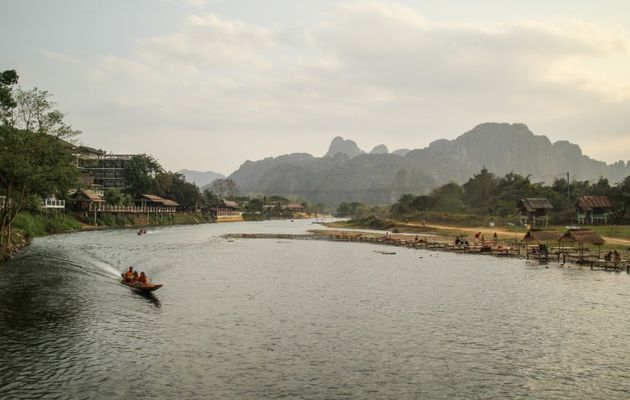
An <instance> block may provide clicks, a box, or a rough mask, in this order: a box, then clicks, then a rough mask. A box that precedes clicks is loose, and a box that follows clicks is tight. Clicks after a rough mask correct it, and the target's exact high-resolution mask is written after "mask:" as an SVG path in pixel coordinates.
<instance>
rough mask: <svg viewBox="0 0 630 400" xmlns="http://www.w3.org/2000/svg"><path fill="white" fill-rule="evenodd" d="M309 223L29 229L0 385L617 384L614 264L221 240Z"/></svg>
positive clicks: (275, 393)
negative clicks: (127, 276) (146, 289)
mask: <svg viewBox="0 0 630 400" xmlns="http://www.w3.org/2000/svg"><path fill="white" fill-rule="evenodd" d="M312 227H314V225H312V224H311V222H310V221H299V220H298V221H296V222H294V223H291V222H289V221H269V222H257V223H231V224H207V225H196V226H177V227H165V228H152V229H150V232H149V233H148V234H146V235H143V236H137V235H136V233H135V231H133V230H112V231H98V232H81V233H75V234H66V235H57V236H49V237H45V238H37V239H36V240H35V241H34V242H33V244H32V245H31V246H29V247H28V248H27V249H25V250H24V251H23V252H22V253H21V254H20V255H19V256H18V257H16V258H15V259H14V260H12V261H10V262H8V263H5V264H2V265H0V398H3V399H35V398H51V399H57V398H58V399H68V398H71V399H75V398H76V399H102V398H121V399H124V398H138V399H145V398H146V399H150V398H151V399H152V398H160V399H175V398H177V399H195V398H200V399H205V398H216V399H272V398H273V399H275V398H288V399H370V398H375V399H416V398H422V399H514V398H519V399H584V398H589V399H608V400H610V399H627V398H630V381H629V380H628V378H629V377H630V345H629V344H628V342H629V341H628V336H629V335H630V318H629V312H628V310H630V276H628V275H627V274H625V273H623V274H619V273H605V272H601V271H596V272H593V271H590V270H589V269H580V268H576V267H574V268H567V267H560V266H558V265H553V264H552V265H551V266H550V267H549V268H545V267H541V266H540V265H537V264H535V263H528V262H526V261H524V260H516V259H499V258H493V257H485V256H471V255H458V254H450V253H437V252H429V251H423V250H411V249H404V248H396V249H395V251H396V253H397V254H396V255H382V254H378V253H375V252H374V250H375V249H379V248H381V247H378V246H377V245H373V244H355V243H340V242H327V241H315V240H312V241H311V240H295V241H288V240H273V239H260V240H258V239H237V240H227V239H225V238H222V237H221V235H223V234H225V233H236V232H247V233H269V232H273V233H303V232H305V231H306V230H307V229H310V228H312ZM387 249H390V248H387ZM128 265H134V266H136V267H137V268H138V269H141V270H144V271H146V272H147V274H148V275H149V277H150V278H151V279H152V280H153V281H155V282H159V283H163V284H164V287H163V288H161V289H160V290H158V291H157V292H156V293H155V296H153V297H144V296H141V295H139V294H136V293H135V292H133V291H132V290H130V289H129V288H127V287H125V286H123V285H121V284H120V283H119V281H118V278H117V276H118V273H119V271H122V270H123V269H125V268H126V266H128Z"/></svg>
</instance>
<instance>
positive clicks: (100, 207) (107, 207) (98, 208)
mask: <svg viewBox="0 0 630 400" xmlns="http://www.w3.org/2000/svg"><path fill="white" fill-rule="evenodd" d="M88 211H90V212H110V213H137V214H139V213H174V212H175V211H176V207H158V206H113V205H111V204H103V203H90V205H89V207H88Z"/></svg>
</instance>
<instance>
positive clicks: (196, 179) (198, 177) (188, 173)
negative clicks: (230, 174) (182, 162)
mask: <svg viewBox="0 0 630 400" xmlns="http://www.w3.org/2000/svg"><path fill="white" fill-rule="evenodd" d="M177 173H178V174H182V175H184V178H186V181H188V182H191V183H194V184H195V185H197V186H199V187H200V188H201V187H203V186H205V185H208V184H209V183H212V181H214V180H215V179H221V178H225V175H223V174H219V173H217V172H212V171H192V170H189V169H182V170H180V171H177Z"/></svg>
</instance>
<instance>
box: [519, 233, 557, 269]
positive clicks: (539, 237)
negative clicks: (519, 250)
mask: <svg viewBox="0 0 630 400" xmlns="http://www.w3.org/2000/svg"><path fill="white" fill-rule="evenodd" d="M561 236H562V233H560V232H559V231H557V230H555V229H543V228H531V229H530V230H529V231H527V233H526V234H525V236H524V237H523V240H524V241H526V242H530V243H532V242H535V243H536V245H534V246H531V245H528V246H527V247H526V253H525V254H526V255H527V258H528V259H529V254H530V252H531V253H532V254H534V255H538V260H539V261H541V262H542V261H543V260H544V261H549V252H550V249H549V242H558V241H559V240H560V237H561Z"/></svg>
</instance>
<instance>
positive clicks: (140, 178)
mask: <svg viewBox="0 0 630 400" xmlns="http://www.w3.org/2000/svg"><path fill="white" fill-rule="evenodd" d="M163 171H164V170H163V169H162V166H161V165H160V164H159V163H158V162H157V160H156V159H155V158H153V157H151V156H149V155H146V154H138V155H134V156H132V157H131V159H130V160H129V161H128V162H127V164H126V165H125V169H124V171H123V176H124V177H125V180H126V181H127V185H128V188H127V189H126V191H127V193H129V194H130V195H132V196H133V197H134V198H139V197H140V196H142V195H143V194H146V193H151V192H153V188H154V184H153V182H154V179H155V176H156V175H157V174H158V173H161V172H163Z"/></svg>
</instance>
